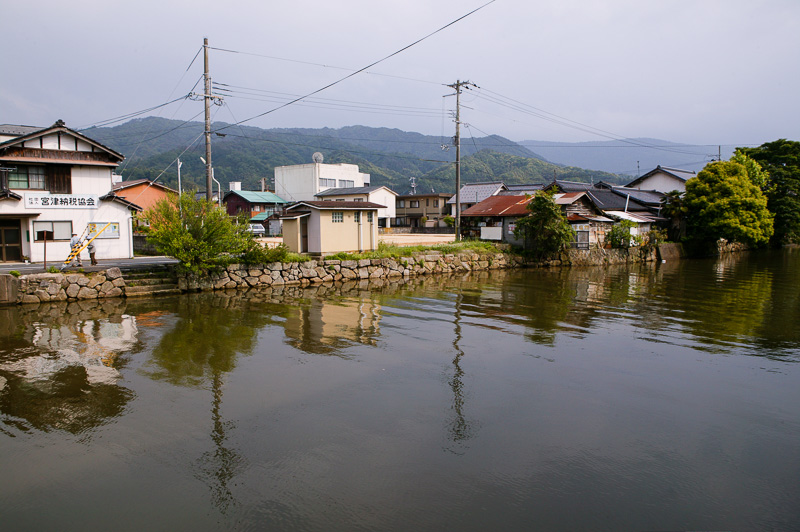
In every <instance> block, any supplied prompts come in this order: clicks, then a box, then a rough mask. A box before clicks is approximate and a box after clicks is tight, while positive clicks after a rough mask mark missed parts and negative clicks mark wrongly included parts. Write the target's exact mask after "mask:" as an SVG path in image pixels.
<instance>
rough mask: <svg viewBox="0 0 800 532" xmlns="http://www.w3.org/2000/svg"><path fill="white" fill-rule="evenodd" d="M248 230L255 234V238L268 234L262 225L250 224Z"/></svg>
mask: <svg viewBox="0 0 800 532" xmlns="http://www.w3.org/2000/svg"><path fill="white" fill-rule="evenodd" d="M247 230H248V231H250V232H251V233H253V236H265V235H266V234H267V230H266V229H264V226H263V225H261V224H250V225H249V226H248V228H247Z"/></svg>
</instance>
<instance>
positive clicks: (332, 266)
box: [0, 248, 655, 304]
mask: <svg viewBox="0 0 800 532" xmlns="http://www.w3.org/2000/svg"><path fill="white" fill-rule="evenodd" d="M653 260H655V250H644V249H641V248H632V249H593V250H574V249H573V250H569V251H567V252H565V253H563V254H562V255H561V257H560V258H559V259H555V260H549V261H542V262H534V261H530V260H527V259H524V258H523V257H519V256H517V255H511V254H506V253H491V254H478V253H459V254H447V255H444V254H441V253H435V252H431V253H429V254H415V255H413V256H408V257H402V258H401V259H399V260H395V259H362V260H324V259H323V260H310V261H307V262H290V263H280V262H275V263H272V264H264V265H256V266H246V265H240V264H232V265H230V266H228V267H227V268H225V269H224V270H222V271H220V272H214V273H211V274H209V275H205V276H197V275H189V274H187V275H182V276H179V277H178V287H179V288H180V290H181V291H183V292H192V291H213V290H228V289H242V288H255V287H279V286H291V285H295V286H301V287H305V286H309V285H321V284H324V283H343V282H345V283H346V282H352V281H363V280H376V279H387V280H388V279H393V278H394V279H398V278H409V277H416V276H421V275H429V274H434V273H459V272H472V271H486V270H499V269H508V268H520V267H559V266H604V265H610V264H626V263H634V262H646V261H653ZM2 277H3V279H2V281H3V282H6V281H7V284H9V286H7V287H5V288H4V290H3V291H0V292H2V293H6V294H7V299H6V300H0V304H14V303H40V302H45V301H76V300H86V299H104V298H112V297H125V290H126V285H125V279H124V278H123V276H122V273H121V272H120V270H119V268H109V269H108V270H105V271H101V272H96V273H92V274H82V273H68V274H62V273H39V274H33V275H25V276H22V277H20V278H18V279H17V278H13V277H12V276H11V275H2ZM4 286H5V285H4ZM2 293H0V295H2ZM10 294H14V297H12V296H11V295H10Z"/></svg>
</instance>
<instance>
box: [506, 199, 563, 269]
mask: <svg viewBox="0 0 800 532" xmlns="http://www.w3.org/2000/svg"><path fill="white" fill-rule="evenodd" d="M527 209H528V212H529V213H530V214H528V216H525V217H524V218H520V219H519V220H517V226H516V228H515V229H514V236H515V237H516V238H522V239H524V240H525V247H526V249H530V250H532V251H533V254H534V255H535V256H536V257H538V258H546V257H551V256H553V255H555V254H556V253H558V252H560V251H561V250H562V249H564V247H565V246H567V245H569V243H570V242H572V241H573V240H574V239H575V232H574V231H573V230H572V228H571V227H570V225H569V222H568V221H567V218H566V216H564V213H563V212H562V211H561V207H559V206H558V205H556V203H555V201H554V200H553V195H552V194H551V193H548V192H544V191H539V192H537V193H536V194H534V195H533V197H532V198H531V201H530V202H529V203H528V207H527Z"/></svg>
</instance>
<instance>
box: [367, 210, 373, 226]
mask: <svg viewBox="0 0 800 532" xmlns="http://www.w3.org/2000/svg"><path fill="white" fill-rule="evenodd" d="M367 221H368V222H369V223H372V211H367Z"/></svg>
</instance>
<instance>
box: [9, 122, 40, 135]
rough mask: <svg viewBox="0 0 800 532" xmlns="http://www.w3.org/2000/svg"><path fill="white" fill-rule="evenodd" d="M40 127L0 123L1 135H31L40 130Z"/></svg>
mask: <svg viewBox="0 0 800 532" xmlns="http://www.w3.org/2000/svg"><path fill="white" fill-rule="evenodd" d="M40 129H42V128H40V127H35V126H17V125H14V124H0V135H14V136H15V137H21V136H22V135H29V134H31V133H34V132H36V131H39V130H40Z"/></svg>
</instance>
